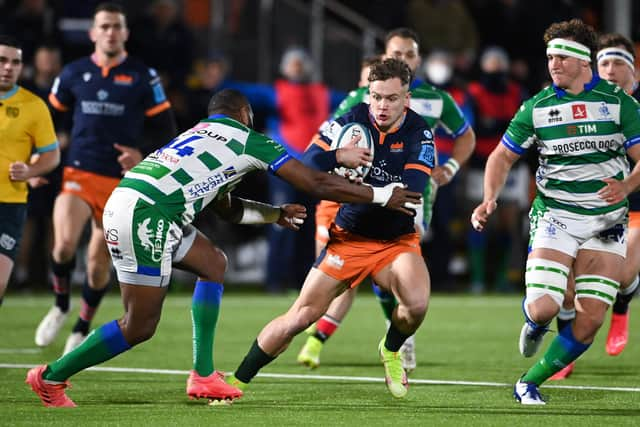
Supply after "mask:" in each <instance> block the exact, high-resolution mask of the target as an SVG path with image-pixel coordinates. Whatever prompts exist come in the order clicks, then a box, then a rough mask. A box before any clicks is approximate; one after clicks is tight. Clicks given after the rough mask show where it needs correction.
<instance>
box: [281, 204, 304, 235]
mask: <svg viewBox="0 0 640 427" xmlns="http://www.w3.org/2000/svg"><path fill="white" fill-rule="evenodd" d="M306 217H307V208H306V207H304V206H302V205H298V204H296V203H287V204H284V205H282V206H280V218H278V221H277V224H278V225H280V226H282V227H284V228H288V229H290V230H294V231H298V230H300V226H301V225H302V224H303V223H304V219H305V218H306Z"/></svg>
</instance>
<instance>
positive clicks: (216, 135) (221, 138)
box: [184, 128, 229, 142]
mask: <svg viewBox="0 0 640 427" xmlns="http://www.w3.org/2000/svg"><path fill="white" fill-rule="evenodd" d="M184 135H206V136H208V137H209V138H211V139H214V140H216V141H222V142H227V141H228V140H229V139H228V138H227V137H225V136H223V135H220V134H219V133H217V132H213V131H210V130H207V129H197V128H191V129H189V130H188V131H186V132H185V133H184Z"/></svg>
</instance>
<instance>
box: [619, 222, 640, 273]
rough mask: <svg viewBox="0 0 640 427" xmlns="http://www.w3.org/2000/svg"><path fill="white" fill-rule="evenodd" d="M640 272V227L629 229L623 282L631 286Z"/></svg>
mask: <svg viewBox="0 0 640 427" xmlns="http://www.w3.org/2000/svg"><path fill="white" fill-rule="evenodd" d="M638 271H640V226H638V227H633V226H630V227H629V231H628V234H627V256H626V259H625V262H624V273H623V277H622V282H623V283H624V284H625V285H629V284H630V283H631V282H632V281H633V279H635V277H636V276H637V274H638Z"/></svg>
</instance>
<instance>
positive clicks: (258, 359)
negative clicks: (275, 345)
mask: <svg viewBox="0 0 640 427" xmlns="http://www.w3.org/2000/svg"><path fill="white" fill-rule="evenodd" d="M274 359H275V357H273V356H269V355H268V354H267V353H265V352H264V351H263V350H262V349H261V348H260V346H259V345H258V340H257V339H256V340H255V341H254V342H253V344H252V345H251V348H250V349H249V353H247V355H246V356H245V357H244V359H243V360H242V363H240V366H238V369H236V372H235V374H234V375H235V377H236V378H237V379H239V380H240V381H242V382H243V383H248V382H250V381H251V380H252V379H253V377H255V376H256V375H257V374H258V371H259V370H260V369H261V368H262V367H263V366H265V365H268V364H269V363H271V361H272V360H274Z"/></svg>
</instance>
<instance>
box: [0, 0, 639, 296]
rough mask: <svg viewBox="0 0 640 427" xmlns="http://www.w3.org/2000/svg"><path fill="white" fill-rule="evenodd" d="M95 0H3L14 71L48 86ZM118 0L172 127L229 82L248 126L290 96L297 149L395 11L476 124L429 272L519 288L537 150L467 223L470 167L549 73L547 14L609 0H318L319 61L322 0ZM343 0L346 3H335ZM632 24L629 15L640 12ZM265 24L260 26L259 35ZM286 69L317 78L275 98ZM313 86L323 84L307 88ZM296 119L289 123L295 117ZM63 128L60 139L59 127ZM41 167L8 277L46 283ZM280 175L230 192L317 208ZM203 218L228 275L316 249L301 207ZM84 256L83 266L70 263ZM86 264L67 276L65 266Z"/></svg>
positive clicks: (293, 267)
mask: <svg viewBox="0 0 640 427" xmlns="http://www.w3.org/2000/svg"><path fill="white" fill-rule="evenodd" d="M98 3H99V1H94V0H83V1H80V0H76V1H70V0H50V1H46V0H0V33H3V34H10V35H13V36H15V37H17V38H18V39H19V40H20V41H21V42H22V44H23V58H24V62H25V68H24V75H23V77H22V78H21V80H20V81H19V84H21V85H23V86H24V87H26V88H28V89H30V90H32V91H34V92H35V93H37V94H38V95H40V96H42V97H43V98H44V99H46V97H47V94H48V93H49V90H50V88H51V85H52V84H53V81H54V78H55V77H56V75H57V74H58V73H59V71H60V69H61V67H62V66H63V65H64V64H66V63H68V62H70V61H72V60H74V59H77V58H79V57H81V56H86V55H88V54H90V53H91V51H92V48H93V45H92V43H91V41H90V40H89V38H88V36H87V30H88V28H89V27H90V25H91V17H92V14H93V11H94V9H95V6H96V5H97V4H98ZM117 3H118V2H117ZM119 3H121V4H122V5H123V6H124V7H125V9H126V11H127V15H128V25H129V28H130V30H131V35H130V37H129V40H128V42H127V45H126V46H127V51H128V53H129V54H131V55H133V56H136V57H138V58H140V59H142V60H143V61H144V62H145V63H146V64H147V65H148V66H151V67H154V68H155V69H157V71H158V72H159V73H160V75H161V76H162V82H163V85H164V87H165V90H166V91H167V95H168V97H169V99H170V102H171V104H172V107H173V110H174V114H175V116H176V119H177V123H178V129H179V130H180V131H183V130H186V129H187V128H188V127H190V126H192V125H193V124H194V123H195V122H197V121H198V120H199V119H201V118H203V117H204V116H205V115H206V106H207V103H208V100H209V98H210V96H211V94H212V93H214V92H215V91H216V90H217V89H218V88H220V87H223V86H229V85H232V86H235V87H237V88H239V89H241V90H243V91H244V92H246V93H247V95H248V97H249V98H250V100H251V103H252V105H253V107H254V111H255V113H256V126H255V127H256V128H257V129H258V130H261V131H264V132H266V133H269V134H274V133H277V132H279V131H280V132H281V131H283V130H286V120H289V119H291V118H290V117H289V116H288V114H289V113H288V111H289V110H290V109H292V108H293V109H296V110H297V113H300V112H302V114H304V115H305V116H304V117H307V118H309V124H308V125H307V127H308V129H307V133H306V134H305V133H304V132H303V134H302V135H297V138H299V139H300V141H302V142H300V141H296V140H295V138H294V137H292V136H291V135H283V136H285V139H287V140H288V141H289V142H290V143H289V144H287V148H288V149H289V150H290V151H292V152H293V153H294V154H299V153H300V152H301V151H302V150H304V144H306V142H308V141H309V140H310V137H311V136H312V135H313V133H314V132H315V131H316V130H317V125H315V122H316V121H317V120H318V117H319V120H320V121H322V120H324V119H325V118H327V117H328V115H329V113H331V111H333V109H335V107H336V106H337V104H338V103H339V101H340V100H341V99H343V98H344V97H345V96H346V94H347V93H348V91H349V90H351V89H354V88H355V87H356V86H357V82H358V80H359V75H360V63H361V61H362V59H363V58H364V57H365V56H368V55H371V54H376V53H380V52H381V50H382V43H383V39H382V37H383V35H384V32H385V31H387V30H390V29H394V28H397V27H409V28H412V29H414V30H415V31H416V32H417V33H418V35H419V37H420V41H421V43H420V47H421V49H422V58H423V63H422V66H421V67H420V68H419V70H418V73H417V74H418V75H417V77H418V78H421V79H424V80H426V81H428V82H429V83H431V84H433V85H435V86H437V87H440V88H443V89H445V90H447V91H448V92H449V93H450V94H451V95H452V96H453V98H454V99H455V100H456V102H457V103H458V105H459V106H460V108H461V109H462V111H463V112H464V113H465V115H466V116H467V119H468V120H469V121H470V123H472V125H473V127H474V130H475V132H476V136H477V147H476V152H475V153H474V155H473V157H472V159H471V160H470V161H469V163H468V164H467V165H466V166H465V167H464V168H463V169H462V170H461V172H460V173H459V174H458V175H457V176H456V177H455V182H454V183H453V184H452V185H448V186H446V187H443V188H442V189H441V191H440V193H439V194H438V199H437V200H436V205H435V211H434V217H433V221H432V224H431V227H430V229H429V231H428V233H427V235H426V238H425V240H424V242H423V254H424V256H425V259H426V261H427V264H428V266H429V270H430V273H431V277H432V287H433V289H434V290H436V291H452V292H466V291H472V292H477V293H480V292H516V291H520V289H521V282H522V277H521V276H522V270H523V269H522V266H523V265H524V258H525V255H526V245H527V241H526V236H527V229H526V227H527V224H528V222H527V221H526V214H527V211H528V207H529V201H530V200H531V197H532V192H533V191H535V190H534V188H533V185H532V173H531V171H532V170H533V169H532V168H533V167H534V165H535V164H536V158H535V153H532V154H533V155H532V156H530V157H531V158H529V159H528V160H527V161H524V162H523V163H522V165H520V167H519V168H517V170H518V176H519V180H520V185H519V186H517V189H518V190H517V191H516V192H514V194H512V195H511V196H510V197H508V198H507V199H506V200H505V201H504V202H503V204H502V205H501V207H500V208H501V210H500V216H499V218H498V219H497V220H495V221H494V222H493V223H492V224H491V227H490V229H489V230H488V232H486V233H483V234H482V235H480V234H479V233H476V232H474V231H473V230H471V227H470V226H469V223H468V218H469V213H470V209H471V207H472V206H474V205H475V204H476V203H477V202H478V201H479V200H481V198H482V189H481V188H479V187H478V185H477V183H478V177H479V176H481V174H482V171H483V168H484V163H485V161H486V158H487V156H488V154H489V153H490V152H491V150H492V149H493V147H494V146H495V145H496V144H497V143H498V142H499V140H500V137H501V135H502V132H503V131H504V130H505V129H506V126H507V124H508V120H510V118H511V117H512V116H513V113H514V108H517V107H518V106H519V105H520V103H521V102H522V100H524V99H526V98H528V96H529V95H531V94H534V93H536V92H537V91H538V90H539V89H540V88H541V87H543V86H544V85H546V84H547V72H546V61H545V51H544V49H545V45H544V43H543V41H542V34H543V32H544V29H545V28H546V27H548V25H549V24H550V23H552V22H557V21H561V20H566V19H570V18H573V17H577V18H581V19H582V20H584V21H585V22H587V23H588V24H590V25H592V26H593V27H594V28H595V29H596V30H604V23H603V22H602V21H603V16H605V12H606V11H605V10H604V8H605V7H608V6H607V2H604V1H594V0H591V1H571V0H537V1H525V0H466V1H465V0H431V1H429V0H395V1H393V2H391V1H383V0H353V1H343V2H330V1H327V2H326V3H327V4H328V5H329V4H333V3H339V4H341V5H342V7H340V8H337V9H336V8H327V9H326V10H323V17H322V18H323V20H324V26H323V28H324V31H323V33H322V34H321V35H320V38H321V40H322V49H321V57H320V59H321V61H319V62H321V64H318V63H317V62H318V61H317V56H315V57H314V55H311V54H310V51H311V50H312V46H310V44H312V41H313V39H312V35H311V34H310V33H311V31H310V28H311V27H312V25H311V22H312V20H313V19H315V16H316V15H314V11H316V12H315V13H317V10H316V8H315V7H314V5H316V4H317V2H313V1H310V0H308V1H305V0H275V1H260V0H212V1H205V0H202V1H200V0H153V1H136V2H124V1H122V2H119ZM321 3H324V2H321ZM632 3H633V2H632ZM267 6H268V9H267V8H266V7H267ZM345 8H346V9H348V10H347V12H348V13H337V12H336V11H337V10H338V11H340V10H343V9H345ZM343 12H344V11H343ZM639 13H640V7H637V6H636V5H633V7H632V16H631V17H630V19H631V22H638V19H635V17H636V16H637V15H638V14H639ZM362 23H364V25H365V27H367V28H373V29H378V30H379V33H380V34H377V35H376V36H375V37H374V40H375V43H374V44H373V45H371V44H369V45H367V44H366V43H363V42H362V40H363V39H362V25H363V24H362ZM632 28H633V26H632ZM607 30H608V31H615V29H611V28H608V29H607ZM633 31H636V32H637V31H640V27H637V28H633ZM265 35H268V36H269V37H268V38H267V39H265ZM629 36H630V37H631V38H632V39H633V40H634V41H635V40H638V39H639V38H640V34H635V33H633V32H632V34H629ZM315 52H316V53H317V47H316V50H315ZM314 59H316V62H314ZM282 81H284V82H287V81H292V82H303V83H308V84H309V85H316V86H310V87H313V91H312V92H313V94H314V95H310V98H309V99H307V100H306V101H305V103H304V108H302V107H303V105H302V104H298V103H296V101H295V100H290V101H289V102H291V103H292V104H294V105H288V106H286V105H285V106H283V105H280V104H281V102H280V101H279V99H280V98H278V97H276V95H275V93H276V91H278V90H279V89H280V88H279V86H278V85H279V84H281V83H280V82H282ZM325 89H326V90H325ZM310 93H311V92H310ZM319 93H320V94H324V95H322V96H316V95H317V94H319ZM52 112H53V113H54V121H55V124H56V127H57V129H58V130H59V131H60V134H61V135H64V131H65V129H68V127H69V123H66V122H65V121H66V120H67V119H66V118H65V117H62V116H60V115H59V113H55V112H54V111H52ZM311 117H313V120H311ZM294 119H295V120H296V121H297V122H296V123H297V124H298V125H300V118H299V117H297V118H294ZM275 123H278V125H277V126H279V127H278V128H276V125H275ZM298 127H299V126H298ZM305 141H306V142H305ZM60 142H61V145H62V147H63V148H64V144H65V141H64V140H63V139H61V141H60ZM167 142H168V141H167ZM301 144H302V145H301ZM436 144H437V146H438V148H439V150H440V151H441V153H440V154H441V155H444V156H447V155H448V154H450V152H449V153H447V144H446V141H444V140H443V142H442V143H441V142H439V141H438V140H437V141H436ZM449 149H450V148H449ZM49 178H50V185H49V186H46V187H42V188H39V189H37V190H34V191H32V193H31V194H30V199H29V220H28V224H27V228H26V230H25V235H24V239H23V242H22V248H21V254H20V257H19V259H18V262H17V265H16V268H15V270H14V277H13V279H12V284H11V285H10V287H9V289H10V290H14V291H15V290H19V289H36V288H41V289H45V288H47V287H48V286H49V282H50V278H49V277H48V272H49V271H50V269H49V266H48V259H49V253H50V241H51V229H52V228H51V211H52V207H53V200H54V198H55V195H56V194H57V191H58V189H59V178H60V174H59V173H53V174H51V175H50V177H49ZM276 180H277V178H275V179H271V178H269V177H268V176H267V175H266V174H263V175H259V174H258V175H254V176H251V177H248V179H245V180H244V182H243V184H242V186H241V187H240V188H238V189H237V190H236V193H238V194H239V195H241V196H246V197H249V198H252V199H255V200H262V201H271V202H272V203H276V204H279V203H282V202H284V201H289V202H299V203H304V204H306V205H307V207H308V208H309V211H310V213H311V214H312V213H313V207H314V205H315V203H316V201H313V200H309V198H308V196H304V197H303V196H302V195H301V194H299V193H296V192H290V191H289V189H287V188H283V187H281V186H280V184H281V183H279V182H277V181H276ZM198 221H199V223H198V228H200V229H201V230H203V231H204V232H206V233H207V234H209V236H210V237H211V238H212V240H213V241H214V242H216V243H217V244H219V245H220V246H221V247H222V248H223V249H224V250H225V251H227V252H230V253H231V256H230V257H229V258H230V265H229V271H228V274H227V279H226V281H227V282H228V283H250V284H260V285H262V284H264V287H265V289H266V290H267V291H269V292H274V293H277V292H283V291H286V290H288V289H297V288H299V287H300V286H301V284H302V280H303V278H304V275H305V274H306V272H307V270H308V268H309V266H310V265H311V263H312V262H313V253H314V241H313V235H314V231H315V226H314V221H313V216H312V215H310V217H309V218H308V220H307V222H306V223H305V226H304V229H303V230H302V231H301V232H300V233H297V234H295V233H294V232H292V231H286V230H282V229H279V228H277V226H274V227H272V226H264V227H251V226H242V225H231V224H226V223H221V222H220V221H218V220H216V218H215V216H213V215H212V214H208V215H207V214H206V212H205V214H204V215H201V218H199V220H198ZM381 226H384V225H381ZM284 248H286V249H284ZM81 258H82V257H81V256H79V257H78V259H81ZM80 271H84V268H83V267H82V266H81V265H79V266H78V272H80ZM78 274H79V275H80V274H81V273H78ZM82 280H83V278H82V277H76V278H75V280H74V281H75V282H77V283H81V282H82ZM181 282H182V280H181V279H180V277H179V276H178V277H176V278H175V283H174V286H175V287H179V286H180V283H181ZM184 283H191V281H190V280H184Z"/></svg>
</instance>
